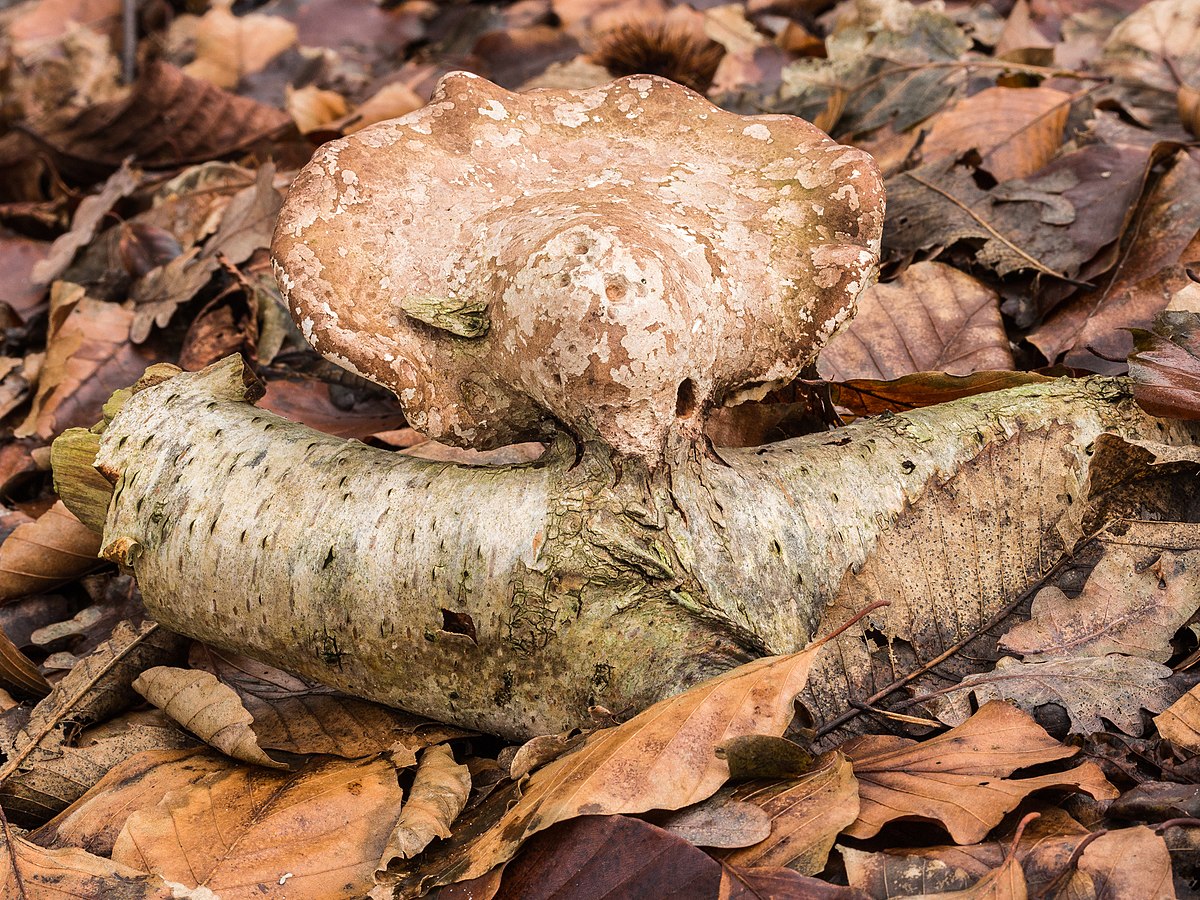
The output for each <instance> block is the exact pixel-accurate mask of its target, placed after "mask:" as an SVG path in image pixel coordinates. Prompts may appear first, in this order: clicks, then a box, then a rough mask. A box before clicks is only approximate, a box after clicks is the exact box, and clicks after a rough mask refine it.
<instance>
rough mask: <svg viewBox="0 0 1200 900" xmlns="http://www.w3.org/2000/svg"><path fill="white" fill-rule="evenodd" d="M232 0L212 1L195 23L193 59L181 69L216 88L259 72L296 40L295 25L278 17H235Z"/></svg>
mask: <svg viewBox="0 0 1200 900" xmlns="http://www.w3.org/2000/svg"><path fill="white" fill-rule="evenodd" d="M230 6H232V0H216V2H214V3H213V4H212V6H211V7H210V8H209V10H208V12H206V13H205V14H204V15H203V16H202V17H201V18H200V21H199V22H198V23H196V58H195V60H194V61H192V62H191V63H189V64H188V65H186V66H184V69H183V71H184V72H186V73H187V74H188V75H190V76H192V77H193V78H202V79H203V80H205V81H207V82H209V83H210V84H215V85H216V86H217V87H223V88H232V87H235V86H236V85H237V83H238V82H239V81H241V79H242V78H244V77H245V76H247V75H253V74H254V73H255V72H261V71H262V70H263V69H264V68H266V66H267V64H268V63H269V62H270V61H271V60H273V59H274V58H275V57H276V56H278V55H279V54H280V53H282V52H283V51H284V50H286V49H288V47H291V46H292V45H293V44H295V43H296V26H295V25H293V24H292V23H291V22H289V21H288V20H287V19H284V18H282V17H281V16H268V15H263V14H262V13H250V14H248V15H245V16H235V15H234V14H233V13H232V12H230Z"/></svg>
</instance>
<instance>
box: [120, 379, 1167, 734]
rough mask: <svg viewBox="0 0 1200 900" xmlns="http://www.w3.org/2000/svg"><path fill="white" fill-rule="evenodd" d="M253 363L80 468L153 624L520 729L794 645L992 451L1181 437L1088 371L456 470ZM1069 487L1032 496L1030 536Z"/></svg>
mask: <svg viewBox="0 0 1200 900" xmlns="http://www.w3.org/2000/svg"><path fill="white" fill-rule="evenodd" d="M252 379H253V376H251V375H249V373H248V372H246V371H244V369H243V365H242V363H241V361H240V359H238V358H236V357H231V358H229V359H226V360H224V361H222V362H220V363H217V364H216V365H214V366H211V367H209V368H208V369H206V370H204V371H202V372H199V373H194V374H180V375H178V376H176V377H173V378H170V379H169V380H167V381H164V382H162V383H160V384H157V385H156V386H153V387H150V388H147V389H145V390H142V391H140V392H139V393H137V394H135V395H134V396H133V397H132V398H131V399H130V400H129V401H128V402H126V403H125V405H124V407H123V408H122V409H121V411H120V412H119V413H118V414H117V416H116V417H115V419H113V421H112V422H111V423H110V425H109V426H108V428H107V430H106V431H105V433H104V435H103V439H102V441H101V447H100V451H99V455H98V456H97V461H96V465H97V468H98V469H99V470H100V471H101V472H102V473H104V474H105V475H106V476H107V477H108V478H109V479H110V480H111V481H112V482H113V483H114V485H115V491H114V495H113V499H112V502H111V506H110V508H109V512H108V519H107V523H106V527H105V532H104V545H105V554H106V555H107V556H108V557H109V558H114V559H117V560H119V561H120V562H122V563H123V564H125V565H126V566H128V567H131V568H132V569H133V570H134V572H135V573H136V575H137V578H138V582H139V584H140V586H141V589H142V592H143V594H144V596H145V600H146V604H147V607H148V608H149V609H150V611H151V613H152V615H153V616H155V617H156V618H157V619H158V620H159V621H161V622H162V623H163V624H164V625H166V626H167V627H168V628H171V629H173V630H175V631H178V632H181V633H183V634H186V635H189V636H191V637H194V638H198V639H200V640H203V641H206V642H209V643H211V644H214V645H217V646H220V647H224V648H227V649H230V650H235V651H238V652H243V653H247V654H250V655H252V656H256V657H258V658H260V659H262V660H265V661H267V662H270V663H273V664H275V665H278V666H280V667H282V668H285V669H288V670H291V671H293V672H296V673H299V674H302V675H305V676H309V677H312V678H315V679H318V680H320V681H322V682H324V683H326V684H329V685H332V686H335V687H338V688H342V689H344V690H346V691H349V692H352V693H354V694H357V695H359V696H362V697H366V698H369V699H372V700H377V701H380V702H382V703H386V704H390V705H394V706H399V707H402V708H405V709H408V710H412V711H414V712H417V713H421V714H424V715H427V716H431V717H434V718H437V719H442V720H445V721H450V722H454V723H457V724H460V725H463V726H467V727H471V728H478V729H481V730H483V731H488V732H493V733H498V734H501V735H504V736H506V737H510V738H518V739H519V738H523V737H527V736H529V735H534V734H541V733H548V732H556V731H559V730H562V729H565V728H568V727H571V726H576V725H580V724H583V723H586V722H587V721H588V708H589V707H590V706H593V705H599V706H603V707H606V708H608V709H609V710H612V711H614V712H617V713H632V712H634V711H636V710H639V709H641V708H643V707H645V706H646V705H648V704H649V703H651V702H653V701H655V700H657V699H659V698H661V697H663V696H666V695H669V694H672V693H675V692H677V691H680V690H682V689H684V688H686V687H687V686H689V685H691V684H694V683H696V682H697V681H699V680H701V679H704V678H705V677H708V676H711V675H713V674H715V673H717V672H719V671H722V670H724V669H726V668H729V667H732V666H734V665H737V664H740V663H742V662H744V661H746V660H748V659H751V658H753V657H756V656H760V655H763V654H773V653H785V652H790V651H793V650H796V649H798V648H799V647H801V646H803V645H804V644H806V643H807V642H808V641H809V640H810V639H811V638H812V637H813V634H814V631H815V629H816V628H817V627H818V624H819V623H822V616H823V614H824V612H825V610H826V607H827V605H828V604H829V603H830V601H831V600H832V598H834V597H835V596H836V595H837V592H838V589H839V586H841V585H842V584H843V582H844V580H845V579H846V578H848V577H851V576H850V575H849V574H848V573H851V572H852V571H854V570H857V569H859V568H860V567H861V566H862V565H863V564H864V562H866V561H867V560H868V559H869V558H870V557H871V556H872V555H873V554H874V553H875V552H876V551H877V549H878V548H879V547H881V546H885V545H886V546H887V547H888V548H889V550H890V552H892V553H894V554H902V553H903V552H904V548H905V546H906V542H907V543H911V542H913V541H915V540H917V539H918V538H920V537H921V536H920V535H917V534H914V533H913V530H912V529H902V528H898V527H897V522H898V521H900V520H901V516H902V513H904V511H905V510H906V509H909V508H911V506H912V504H913V503H915V502H919V498H920V497H921V496H922V495H923V494H924V493H925V492H926V491H927V488H928V486H929V485H931V484H935V483H940V482H942V481H944V480H945V479H947V478H948V477H950V476H951V475H952V474H953V473H955V472H957V471H958V470H959V469H960V468H961V467H963V466H964V465H965V464H968V463H969V462H970V461H971V460H973V459H975V458H977V457H978V456H979V455H980V454H981V453H982V452H984V451H985V449H986V450H987V452H989V453H991V454H993V455H995V454H999V455H1000V456H1001V457H1002V456H1003V454H1005V453H1006V452H1009V451H1008V449H1007V448H1009V447H1011V446H1014V442H1015V441H1016V440H1017V439H1018V438H1021V437H1022V436H1025V437H1026V438H1028V436H1029V435H1031V434H1036V435H1037V439H1038V440H1039V441H1044V442H1047V443H1046V444H1045V446H1044V447H1043V448H1042V449H1041V450H1040V451H1039V452H1042V453H1043V454H1046V455H1047V458H1050V459H1052V460H1053V461H1054V463H1053V464H1054V465H1055V466H1061V467H1062V471H1063V472H1064V473H1065V476H1064V477H1066V478H1067V480H1068V482H1070V483H1083V482H1084V481H1085V480H1086V478H1087V476H1088V467H1089V465H1090V462H1091V459H1092V457H1091V456H1090V447H1091V445H1092V444H1093V443H1094V442H1095V441H1096V439H1097V437H1098V436H1099V435H1101V434H1102V433H1106V432H1108V433H1112V434H1116V435H1119V436H1125V437H1147V438H1153V439H1155V440H1177V441H1183V440H1186V436H1185V435H1184V434H1183V433H1182V432H1179V433H1176V432H1175V431H1173V430H1172V429H1173V428H1174V426H1168V425H1166V424H1165V423H1163V422H1161V421H1160V420H1156V419H1153V418H1151V417H1149V416H1146V415H1145V414H1144V413H1142V412H1141V411H1140V410H1139V409H1138V408H1137V407H1136V406H1135V405H1134V404H1133V402H1132V401H1131V400H1130V398H1129V396H1128V394H1127V391H1126V389H1125V385H1124V384H1123V383H1122V382H1119V381H1115V380H1112V379H1104V378H1090V379H1084V380H1074V381H1072V380H1060V381H1055V382H1048V383H1043V384H1036V385H1028V386H1023V387H1019V388H1013V389H1010V390H1006V391H999V392H995V393H991V394H985V395H981V396H976V397H972V398H968V399H965V400H961V401H956V402H953V403H947V404H943V405H941V406H936V407H931V408H927V409H922V410H917V411H914V412H910V413H906V414H903V415H896V416H892V417H888V418H879V419H874V420H868V421H862V422H859V423H855V424H852V425H850V426H848V427H846V428H843V429H840V430H839V431H837V432H833V433H823V434H813V435H808V436H805V437H801V438H796V439H793V440H788V441H783V442H780V443H776V444H771V445H767V446H763V447H759V448H750V449H738V450H721V451H719V456H717V455H715V454H714V453H713V452H712V451H705V450H703V449H702V448H701V446H700V445H693V444H685V443H682V442H680V443H677V444H676V445H675V446H673V447H672V448H671V451H670V455H669V458H668V461H667V465H665V466H661V467H658V468H657V469H654V470H650V469H647V468H646V467H645V466H644V465H642V464H640V463H638V462H636V461H630V460H628V459H626V460H624V461H623V462H622V461H616V460H615V459H614V458H613V457H612V455H611V453H610V452H609V451H607V450H606V449H605V448H604V447H603V446H601V445H597V444H589V445H585V446H581V447H577V446H576V445H575V444H574V443H573V442H572V441H570V440H569V439H566V438H560V439H559V440H558V442H556V443H555V444H553V445H552V446H551V447H550V449H549V450H548V451H547V452H546V454H545V455H544V456H543V457H542V458H541V459H539V460H538V461H536V462H534V463H528V464H522V465H511V466H504V467H470V466H463V465H455V464H450V463H440V462H429V461H425V460H419V459H414V458H410V457H406V456H402V455H398V454H394V453H390V452H386V451H383V450H378V449H374V448H371V447H368V446H365V445H363V444H361V443H358V442H356V441H346V440H342V439H339V438H334V437H330V436H328V435H324V434H320V433H318V432H315V431H313V430H311V429H309V428H307V427H305V426H302V425H299V424H296V423H293V422H289V421H286V420H284V419H282V418H279V417H278V416H275V415H273V414H271V413H268V412H265V411H261V410H258V409H256V408H255V407H254V406H253V405H252V404H251V403H250V402H248V401H247V399H246V398H247V396H248V394H249V391H248V389H247V384H249V383H250V382H251V380H252ZM1049 426H1053V427H1049ZM1026 451H1028V445H1026ZM1071 502H1072V498H1071V496H1070V493H1069V492H1063V491H1059V492H1058V495H1057V496H1048V497H1045V498H1043V499H1042V503H1041V509H1042V513H1041V515H1043V516H1044V517H1045V519H1046V521H1045V523H1044V524H1046V526H1047V527H1055V526H1056V521H1057V519H1063V518H1064V517H1066V516H1067V514H1068V512H1069V507H1070V505H1071ZM1064 521H1065V519H1064ZM1068 549H1069V546H1068ZM1016 562H1017V563H1019V562H1020V561H1019V560H1018V561H1016ZM828 624H829V623H827V622H826V623H823V624H821V627H825V626H826V625H828ZM835 656H836V652H835ZM821 677H822V678H824V680H825V683H824V684H822V685H817V686H816V688H817V690H818V692H824V693H823V696H825V697H826V699H827V700H828V698H830V697H833V698H835V699H836V697H838V696H844V694H845V691H846V689H847V688H846V681H845V679H842V678H840V677H839V675H838V674H837V673H835V672H831V670H829V669H828V668H827V669H826V671H825V674H824V675H822V676H821ZM839 691H840V692H841V693H840V694H839ZM830 702H832V701H830Z"/></svg>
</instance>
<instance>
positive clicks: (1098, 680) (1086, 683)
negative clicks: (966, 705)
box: [938, 654, 1179, 735]
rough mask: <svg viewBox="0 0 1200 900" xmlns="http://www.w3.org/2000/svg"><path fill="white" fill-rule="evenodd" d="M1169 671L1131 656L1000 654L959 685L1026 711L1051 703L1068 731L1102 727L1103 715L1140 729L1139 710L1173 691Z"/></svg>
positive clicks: (1160, 703)
mask: <svg viewBox="0 0 1200 900" xmlns="http://www.w3.org/2000/svg"><path fill="white" fill-rule="evenodd" d="M1170 677H1171V670H1170V668H1168V667H1167V666H1164V665H1162V664H1160V663H1156V662H1153V661H1151V660H1149V659H1142V658H1140V657H1136V656H1121V655H1119V654H1112V655H1110V656H1069V657H1058V658H1055V657H1038V661H1037V662H1029V661H1025V662H1020V661H1018V660H1015V659H1013V658H1012V657H1011V656H1006V657H1004V658H1002V659H1000V660H998V661H997V662H996V667H995V669H994V670H993V671H991V672H982V673H980V674H978V675H970V676H968V677H966V678H964V679H963V680H962V681H961V682H959V687H960V688H963V689H965V690H970V691H971V692H972V693H974V695H975V697H976V698H977V699H978V701H979V702H980V703H986V702H988V701H991V700H1011V701H1013V702H1014V703H1016V704H1017V705H1018V706H1020V707H1021V708H1022V709H1024V710H1026V711H1027V712H1032V711H1033V710H1035V709H1036V708H1037V707H1039V706H1041V705H1043V704H1045V703H1056V704H1058V705H1059V706H1061V707H1062V708H1063V709H1064V710H1066V712H1067V715H1068V716H1069V717H1070V719H1071V733H1072V734H1093V733H1095V732H1097V731H1103V730H1104V727H1105V726H1104V721H1103V719H1102V718H1101V716H1103V717H1104V719H1108V720H1109V721H1110V722H1112V723H1113V724H1114V725H1116V726H1117V728H1119V729H1121V730H1122V731H1124V732H1125V733H1126V734H1132V735H1140V734H1142V732H1143V730H1144V728H1143V725H1142V717H1141V712H1140V711H1141V710H1143V709H1147V710H1150V711H1151V712H1157V711H1158V710H1161V709H1164V708H1166V707H1167V706H1168V705H1170V703H1171V702H1172V701H1173V700H1174V699H1175V698H1176V697H1177V696H1178V694H1179V691H1178V689H1177V688H1176V687H1174V685H1173V684H1172V683H1171V682H1169V681H1168V680H1167V679H1169V678H1170ZM938 718H939V719H941V720H942V721H944V722H947V723H949V724H954V723H956V722H958V721H962V720H963V719H965V718H966V713H965V712H964V713H963V714H961V715H953V714H949V715H948V714H947V713H946V712H944V711H939V712H938Z"/></svg>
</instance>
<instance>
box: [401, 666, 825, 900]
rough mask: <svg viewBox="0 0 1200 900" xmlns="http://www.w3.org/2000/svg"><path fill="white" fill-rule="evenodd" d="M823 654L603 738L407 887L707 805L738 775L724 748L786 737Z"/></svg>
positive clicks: (745, 674)
mask: <svg viewBox="0 0 1200 900" xmlns="http://www.w3.org/2000/svg"><path fill="white" fill-rule="evenodd" d="M822 646H823V645H822V644H819V643H818V644H812V645H810V646H809V647H808V648H806V649H805V650H802V651H800V652H799V653H793V654H791V655H788V656H772V657H765V658H763V659H759V660H755V661H754V662H751V663H747V664H746V665H743V666H739V667H738V668H736V669H732V670H730V671H728V672H725V673H724V674H722V675H719V676H717V677H716V678H713V679H711V680H709V681H706V682H704V683H703V684H700V685H697V686H696V687H694V688H692V689H690V690H688V691H685V692H684V693H682V694H679V695H677V696H674V697H669V698H667V699H665V700H661V701H659V702H658V703H656V704H654V705H653V706H651V707H649V708H648V709H646V710H644V711H643V712H641V713H639V714H638V715H636V716H634V717H633V718H632V719H630V720H629V721H628V722H625V723H624V724H623V725H619V726H617V727H615V728H605V729H602V730H600V731H597V732H596V733H594V734H593V735H592V736H591V737H589V738H588V740H587V741H586V742H585V743H584V745H583V746H582V747H581V748H580V749H579V750H576V751H575V752H574V753H571V754H569V755H567V756H564V757H561V758H559V759H557V760H555V761H554V762H552V763H550V764H549V765H548V766H546V767H545V768H542V769H539V770H538V771H537V772H535V773H534V774H533V775H532V776H530V778H529V779H528V781H527V782H526V783H525V785H524V792H523V796H522V797H521V799H520V801H519V802H518V803H517V804H516V805H515V806H513V807H512V808H511V809H509V810H508V811H507V812H505V813H504V815H503V817H502V818H501V819H500V822H499V824H498V826H495V827H492V828H491V829H489V830H488V831H487V832H486V833H484V834H483V835H482V836H481V838H480V839H479V840H478V841H476V842H475V843H474V844H472V845H471V846H470V848H469V850H467V852H466V853H465V854H463V855H461V856H459V857H457V858H451V859H449V860H447V861H446V864H445V865H444V866H441V867H440V871H438V872H436V873H431V872H428V871H415V872H411V873H408V874H406V875H402V876H401V878H400V879H399V881H398V885H399V887H401V888H403V886H404V885H405V884H407V883H408V882H409V881H412V882H413V883H420V884H422V885H424V886H430V885H433V884H449V883H452V882H455V881H465V880H467V879H471V878H477V877H478V876H480V875H483V874H485V873H486V872H488V871H489V870H491V869H493V868H495V867H496V866H498V865H500V864H501V863H503V862H505V861H507V860H508V859H511V858H512V856H513V854H514V853H515V852H516V850H517V848H518V847H519V846H520V845H521V844H522V843H523V842H524V840H525V839H526V838H528V837H529V836H530V835H533V834H535V833H537V832H539V831H542V830H544V829H546V828H549V827H550V826H551V825H553V824H555V823H556V822H561V821H563V820H566V819H571V818H574V817H576V816H582V815H598V814H608V815H612V814H618V813H637V812H646V811H647V810H651V809H679V808H681V807H684V806H688V805H690V804H692V803H696V802H698V801H700V800H703V799H705V798H706V797H708V796H710V795H711V794H713V793H714V792H715V791H716V790H717V789H718V788H719V787H720V786H721V784H722V782H724V781H725V780H726V778H727V777H728V775H729V767H728V764H727V763H726V762H725V761H724V760H722V759H720V758H719V757H717V755H716V753H715V750H716V747H717V745H718V744H721V743H722V742H724V741H726V740H729V739H730V738H733V737H736V736H738V735H743V734H771V735H782V733H783V731H784V730H785V729H786V728H787V726H788V723H789V722H791V720H792V717H793V715H794V710H793V706H792V704H793V700H794V698H795V696H796V694H797V693H798V692H799V691H800V690H801V688H803V686H804V683H805V682H806V681H807V680H808V672H809V669H810V667H811V665H812V660H813V658H814V656H816V654H817V653H818V651H819V650H820V649H821V647H822Z"/></svg>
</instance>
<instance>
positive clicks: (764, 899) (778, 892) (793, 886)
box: [717, 863, 867, 900]
mask: <svg viewBox="0 0 1200 900" xmlns="http://www.w3.org/2000/svg"><path fill="white" fill-rule="evenodd" d="M717 897H718V900H788V898H804V900H867V895H866V894H864V893H863V892H862V891H857V890H855V889H854V888H849V887H842V886H841V885H837V884H830V883H829V882H828V881H822V880H820V879H819V878H810V877H808V876H807V875H801V874H800V873H799V872H794V871H792V870H791V869H784V868H781V867H778V866H755V867H754V868H745V867H742V866H734V865H730V864H728V863H725V864H724V865H722V866H721V886H720V889H719V891H718V894H717Z"/></svg>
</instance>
